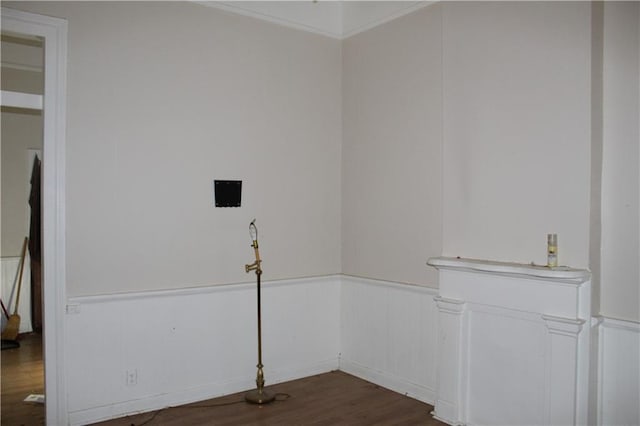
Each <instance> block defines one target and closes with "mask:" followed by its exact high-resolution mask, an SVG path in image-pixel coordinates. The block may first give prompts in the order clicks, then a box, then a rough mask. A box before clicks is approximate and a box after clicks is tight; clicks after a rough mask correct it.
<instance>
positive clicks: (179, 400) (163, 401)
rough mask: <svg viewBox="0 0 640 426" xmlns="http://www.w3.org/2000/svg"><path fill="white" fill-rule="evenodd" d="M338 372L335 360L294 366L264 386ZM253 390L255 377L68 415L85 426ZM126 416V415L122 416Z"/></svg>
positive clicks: (277, 373) (272, 377)
mask: <svg viewBox="0 0 640 426" xmlns="http://www.w3.org/2000/svg"><path fill="white" fill-rule="evenodd" d="M337 369H338V359H337V358H335V359H332V360H326V361H324V362H318V363H314V364H309V365H305V366H302V365H301V366H297V367H295V368H292V369H281V370H280V371H276V372H272V373H271V374H266V376H267V378H268V379H269V381H268V382H267V383H266V388H267V389H268V388H269V386H270V385H274V384H276V383H283V382H288V381H290V380H295V379H299V378H302V377H309V376H314V375H316V374H323V373H328V372H330V371H334V370H337ZM253 388H255V377H253V378H247V377H243V378H236V379H230V380H224V381H220V382H216V383H210V384H206V385H202V386H197V387H194V388H190V389H184V390H179V391H176V392H171V393H165V394H160V395H153V396H150V397H147V398H142V399H137V400H130V401H125V402H121V403H118V404H112V405H107V406H102V407H94V408H90V409H87V410H80V411H75V412H73V413H71V414H70V415H69V423H70V424H71V425H74V426H75V425H86V424H89V423H95V422H99V421H103V420H109V419H113V418H116V417H121V416H123V415H133V414H139V413H145V412H149V411H155V410H160V409H163V408H167V407H175V406H179V405H183V404H189V403H193V402H197V401H202V400H206V399H211V398H216V397H220V396H225V395H230V394H233V393H238V392H243V391H245V390H248V389H253ZM123 413H126V414H123Z"/></svg>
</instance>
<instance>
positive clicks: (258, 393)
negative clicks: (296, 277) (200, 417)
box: [244, 219, 276, 404]
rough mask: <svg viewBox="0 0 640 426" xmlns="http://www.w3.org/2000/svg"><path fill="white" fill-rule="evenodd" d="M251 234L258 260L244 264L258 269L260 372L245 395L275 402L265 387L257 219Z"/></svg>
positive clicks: (250, 399) (259, 401) (248, 398)
mask: <svg viewBox="0 0 640 426" xmlns="http://www.w3.org/2000/svg"><path fill="white" fill-rule="evenodd" d="M249 235H251V241H253V242H252V243H251V247H253V251H254V253H255V255H256V260H255V262H253V263H252V264H250V265H244V269H245V271H246V272H247V273H249V272H250V271H256V281H257V287H258V365H257V366H256V367H258V373H257V374H256V386H257V387H256V389H253V390H250V391H249V392H247V393H246V394H245V396H244V399H245V400H246V401H247V402H250V403H252V404H268V403H270V402H273V401H274V400H275V398H276V396H275V395H274V394H273V393H271V392H269V391H266V390H265V389H264V372H263V371H262V367H263V365H262V318H261V317H262V315H261V309H260V305H261V304H260V276H261V275H262V267H261V265H260V263H261V262H262V261H261V260H260V252H259V251H258V228H256V220H255V219H253V221H252V222H251V223H250V224H249Z"/></svg>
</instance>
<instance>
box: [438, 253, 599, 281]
mask: <svg viewBox="0 0 640 426" xmlns="http://www.w3.org/2000/svg"><path fill="white" fill-rule="evenodd" d="M427 264H428V265H429V266H433V267H434V268H437V269H439V270H454V271H466V272H480V273H487V274H493V275H504V276H512V277H516V278H518V277H519V278H533V279H542V280H549V281H557V282H559V283H574V284H582V283H583V282H585V281H587V280H589V279H590V278H591V273H590V272H589V271H588V270H586V269H574V268H569V267H567V266H558V267H554V268H549V267H548V266H542V265H534V264H527V263H513V262H496V261H492V260H478V259H463V258H460V257H432V258H431V259H429V260H428V261H427Z"/></svg>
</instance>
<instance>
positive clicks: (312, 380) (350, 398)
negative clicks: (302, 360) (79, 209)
mask: <svg viewBox="0 0 640 426" xmlns="http://www.w3.org/2000/svg"><path fill="white" fill-rule="evenodd" d="M40 339H41V336H40V335H37V334H31V335H25V336H22V337H21V340H20V344H21V347H20V348H19V349H9V350H4V351H2V412H1V414H0V416H1V424H2V425H3V426H4V425H7V426H20V425H24V426H40V425H44V405H42V404H35V403H27V402H24V401H23V400H24V398H25V397H26V396H27V395H29V394H32V393H35V394H41V393H44V384H43V383H44V382H43V364H42V343H41V340H40ZM267 379H268V378H267ZM267 389H269V390H271V391H273V392H276V393H278V395H277V400H276V401H275V402H273V403H271V404H268V405H264V406H259V405H252V404H247V403H245V402H244V393H238V394H234V395H228V396H225V397H222V398H216V399H211V400H208V401H201V402H197V403H195V404H190V405H183V406H180V407H172V408H166V409H162V410H158V411H154V412H149V413H143V414H138V415H135V416H129V417H123V418H119V419H114V420H109V421H106V422H102V423H97V424H98V425H102V426H142V425H149V426H160V425H162V426H189V425H219V426H223V425H229V426H231V425H234V426H235V425H278V426H290V425H291V426H293V425H316V426H329V425H349V426H359V425H362V426H364V425H367V426H369V425H425V426H436V425H444V423H441V422H439V421H437V420H435V419H433V418H432V417H431V415H430V412H431V410H432V409H433V407H432V406H430V405H428V404H424V403H422V402H419V401H416V400H414V399H411V398H408V397H406V396H404V395H400V394H398V393H395V392H392V391H390V390H387V389H384V388H381V387H379V386H377V385H374V384H372V383H369V382H366V381H364V380H361V379H358V378H356V377H353V376H350V375H348V374H346V373H343V372H340V371H333V372H331V373H326V374H320V375H317V376H312V377H307V378H304V379H300V380H294V381H291V382H286V383H280V384H277V385H273V386H267Z"/></svg>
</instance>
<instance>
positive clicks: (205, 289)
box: [68, 274, 341, 305]
mask: <svg viewBox="0 0 640 426" xmlns="http://www.w3.org/2000/svg"><path fill="white" fill-rule="evenodd" d="M340 279H341V275H339V274H338V275H336V274H334V275H323V276H318V277H304V278H288V279H282V280H269V281H264V280H263V281H262V282H261V285H262V287H263V288H273V287H283V286H289V285H299V284H302V283H320V282H335V281H339V280H340ZM255 286H256V283H255V282H248V283H229V284H216V285H211V286H202V287H186V288H177V289H167V290H149V291H139V292H131V293H113V294H100V295H95V296H74V297H69V299H68V305H82V304H90V303H106V302H119V301H125V300H127V301H128V300H136V299H155V298H158V297H180V296H190V295H193V294H209V293H221V292H227V291H242V290H247V289H253V288H254V287H255Z"/></svg>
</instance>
